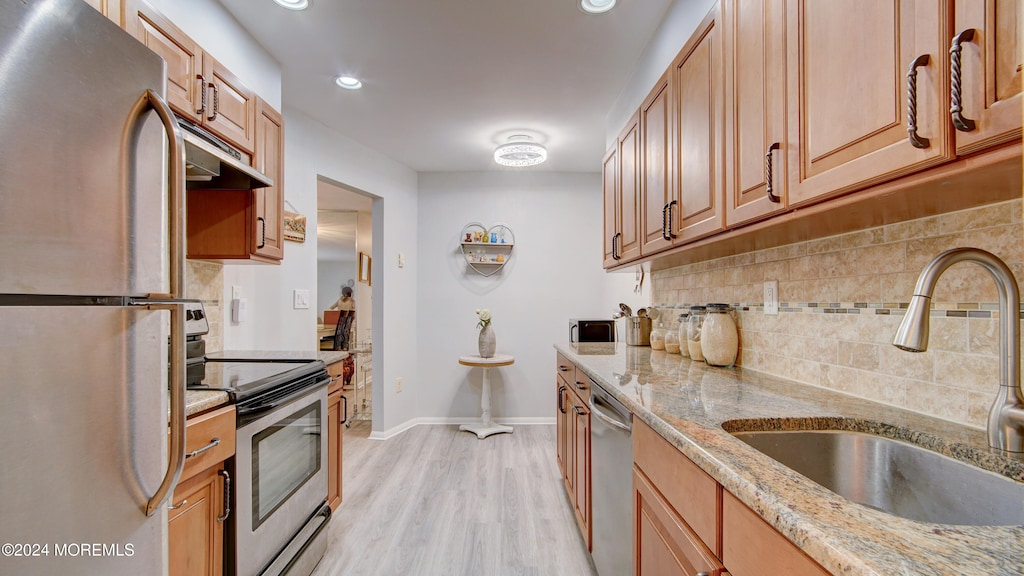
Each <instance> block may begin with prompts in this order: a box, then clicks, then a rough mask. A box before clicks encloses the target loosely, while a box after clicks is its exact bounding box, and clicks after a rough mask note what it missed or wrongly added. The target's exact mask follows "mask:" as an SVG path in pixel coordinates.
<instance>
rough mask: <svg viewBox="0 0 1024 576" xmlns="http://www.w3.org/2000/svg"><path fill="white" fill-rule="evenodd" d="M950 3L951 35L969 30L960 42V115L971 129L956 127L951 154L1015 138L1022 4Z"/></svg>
mask: <svg viewBox="0 0 1024 576" xmlns="http://www.w3.org/2000/svg"><path fill="white" fill-rule="evenodd" d="M955 7H956V8H955V12H954V28H953V31H954V33H955V34H957V35H959V34H960V33H961V32H962V31H964V30H968V29H973V30H974V37H973V38H972V39H971V40H970V41H965V42H961V44H960V45H961V47H962V51H961V53H960V57H961V74H962V90H961V97H962V100H961V105H962V106H963V112H962V113H961V114H962V115H963V117H964V118H966V119H968V120H971V121H973V124H974V127H973V129H971V130H968V131H962V130H961V129H960V128H958V129H957V131H956V151H957V154H967V153H970V152H975V151H977V150H980V149H982V148H986V147H988V146H992V145H995V144H1000V143H1003V142H1009V141H1011V140H1018V141H1019V140H1020V137H1021V75H1022V72H1021V62H1022V61H1024V60H1022V58H1024V56H1022V55H1021V49H1022V46H1021V44H1022V43H1024V38H1022V35H1024V29H1022V26H1024V22H1022V18H1024V14H1022V12H1024V8H1022V7H1021V3H1020V0H956V4H955ZM951 104H952V103H951Z"/></svg>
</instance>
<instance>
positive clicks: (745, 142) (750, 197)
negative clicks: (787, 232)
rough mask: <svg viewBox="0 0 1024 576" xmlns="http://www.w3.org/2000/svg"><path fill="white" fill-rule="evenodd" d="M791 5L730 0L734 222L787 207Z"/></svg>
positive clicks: (728, 181) (730, 206)
mask: <svg viewBox="0 0 1024 576" xmlns="http://www.w3.org/2000/svg"><path fill="white" fill-rule="evenodd" d="M785 11H786V5H785V4H784V3H783V2H763V1H760V0H725V5H724V8H723V19H724V25H723V26H722V32H723V34H724V42H725V46H726V63H725V64H726V72H725V110H726V116H725V199H726V205H725V222H726V225H727V226H729V227H732V226H736V225H738V224H743V223H745V222H750V221H752V220H758V219H761V218H764V217H766V216H770V215H772V214H775V213H778V212H782V211H784V210H786V206H787V197H788V194H787V192H786V190H787V182H786V155H787V151H788V149H789V146H788V141H787V139H786V35H785V31H786V12H785ZM769 172H770V173H771V176H772V180H771V184H772V186H771V189H770V190H769V188H768V185H767V184H768V180H767V179H768V176H769Z"/></svg>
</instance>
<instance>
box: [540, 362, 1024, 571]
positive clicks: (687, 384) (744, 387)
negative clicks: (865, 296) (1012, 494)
mask: <svg viewBox="0 0 1024 576" xmlns="http://www.w3.org/2000/svg"><path fill="white" fill-rule="evenodd" d="M555 348H556V349H557V350H558V351H559V352H561V353H562V354H563V355H564V356H565V357H566V358H568V359H569V360H571V361H573V362H574V363H575V364H576V366H577V367H578V368H580V369H581V370H582V371H583V372H585V373H586V374H587V375H588V376H590V377H591V378H592V379H594V380H595V381H596V382H597V383H599V384H600V385H601V387H602V388H604V389H606V390H607V391H608V392H610V393H611V394H612V395H613V396H615V397H616V398H617V399H618V400H619V401H620V402H622V403H623V404H625V405H626V406H627V407H628V408H630V409H631V410H632V411H633V413H634V415H635V417H637V418H640V419H641V420H643V421H644V422H646V423H647V424H648V425H650V426H651V427H652V428H653V429H654V430H655V431H657V432H658V433H659V434H661V435H662V436H664V437H665V438H666V439H667V440H668V441H669V442H671V443H672V444H673V445H675V446H676V447H677V448H679V449H680V451H682V452H683V453H684V454H685V455H686V456H687V457H689V458H690V459H691V460H693V461H694V462H695V463H696V464H697V465H698V466H700V467H701V468H702V469H704V471H705V472H707V473H708V474H709V475H711V476H712V477H713V478H714V479H715V480H717V481H718V482H719V483H720V484H721V485H722V486H723V487H724V488H725V489H726V490H728V491H729V492H731V493H733V494H734V495H735V496H736V497H737V498H739V499H740V500H741V501H743V502H744V503H745V504H746V505H747V506H749V507H750V508H752V509H753V510H755V511H756V512H757V513H758V514H760V516H761V517H762V518H764V519H765V521H767V522H768V523H769V524H771V525H772V526H774V527H775V529H776V530H778V531H779V532H781V533H783V534H784V535H785V536H786V537H787V538H789V539H790V540H791V541H792V542H794V543H795V544H796V545H797V546H798V547H800V548H801V549H802V550H803V551H804V552H805V553H806V554H807V555H809V556H810V557H811V558H814V559H815V560H816V561H817V562H818V563H819V564H821V565H822V566H824V567H825V568H826V569H827V570H829V571H830V572H832V573H833V574H837V575H838V574H844V575H845V574H864V575H877V576H890V575H894V574H904V575H908V576H909V575H914V576H918V575H947V574H986V575H1007V576H1008V575H1011V574H1014V575H1020V574H1024V526H997V527H987V526H986V527H976V526H950V525H940V524H929V523H924V522H916V521H912V520H906V519H903V518H899V517H896V516H892V515H889V514H886V513H884V512H881V511H878V510H874V509H870V508H868V507H865V506H861V505H858V504H854V503H853V502H851V501H849V500H846V499H845V498H843V497H841V496H839V495H837V494H835V493H833V492H831V491H829V490H827V489H825V488H824V487H822V486H820V485H819V484H817V483H815V482H813V481H811V480H809V479H807V478H806V477H804V476H802V475H800V474H798V473H796V472H794V471H792V470H790V469H789V468H787V467H785V466H783V465H782V464H779V463H778V462H776V461H775V460H773V459H771V458H769V457H768V456H765V455H763V454H761V453H760V452H758V451H757V450H755V449H754V448H751V447H749V446H747V445H746V444H745V443H743V442H741V441H740V440H738V439H736V438H734V437H733V436H732V435H730V434H729V433H728V432H726V431H725V429H723V423H728V424H726V426H729V427H730V428H731V429H734V430H740V429H748V430H755V429H761V430H767V429H776V430H777V429H808V428H818V429H825V428H829V429H835V428H836V427H837V426H839V427H844V428H847V429H854V430H859V431H863V432H872V433H878V434H881V435H884V436H889V437H894V438H898V439H901V440H905V441H909V442H912V443H916V444H921V445H924V446H926V447H928V448H930V449H932V450H935V451H938V452H942V453H945V454H946V455H949V456H952V457H954V458H957V459H960V460H966V461H969V462H971V463H973V464H976V465H980V466H981V467H983V468H988V469H990V470H993V471H997V472H1000V473H1002V474H1004V475H1006V476H1010V477H1012V478H1014V479H1016V480H1018V481H1022V482H1024V458H1019V457H1013V458H1002V457H1000V456H998V455H996V454H993V453H992V452H991V451H989V449H988V448H987V444H988V443H987V439H986V435H985V432H984V431H983V430H977V429H974V428H970V427H967V426H962V425H958V424H955V423H950V422H947V421H944V420H939V419H936V418H930V417H928V416H924V415H921V414H916V413H913V412H909V411H906V410H901V409H898V408H894V407H890V406H885V405H882V404H878V403H874V402H871V401H868V400H863V399H860V398H856V397H853V396H848V395H845V394H841V393H838V392H833V391H830V390H826V389H823V388H816V387H813V386H808V385H804V384H800V383H797V382H792V381H789V380H785V379H783V378H776V377H773V376H770V375H767V374H763V373H760V372H755V371H753V370H744V369H742V368H712V367H709V366H707V365H706V364H704V363H703V362H692V361H690V360H689V359H687V358H682V357H681V356H679V355H676V354H668V353H665V352H663V351H654V350H651V349H650V348H649V347H646V346H627V345H626V344H623V343H612V344H571V345H570V344H557V345H555ZM996 388H997V386H993V388H992V395H993V399H994V398H995V395H996V392H997V390H996ZM883 423H884V425H883Z"/></svg>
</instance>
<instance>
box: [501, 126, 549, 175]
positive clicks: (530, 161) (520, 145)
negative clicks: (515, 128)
mask: <svg viewBox="0 0 1024 576" xmlns="http://www.w3.org/2000/svg"><path fill="white" fill-rule="evenodd" d="M547 159H548V149H547V148H545V147H543V146H541V145H540V144H537V143H536V142H534V141H533V138H530V137H529V136H526V135H525V134H516V135H514V136H509V137H508V142H507V143H505V144H502V145H501V146H498V147H497V148H495V149H494V161H495V162H497V163H498V164H501V165H502V166H516V167H519V166H536V165H537V164H540V163H542V162H544V161H545V160H547Z"/></svg>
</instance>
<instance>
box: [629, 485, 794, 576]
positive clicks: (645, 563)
mask: <svg viewBox="0 0 1024 576" xmlns="http://www.w3.org/2000/svg"><path fill="white" fill-rule="evenodd" d="M633 550H635V554H634V556H633V574H634V576H674V575H676V574H678V575H680V576H693V575H695V574H699V573H702V572H703V573H705V574H706V575H707V576H721V574H722V573H723V572H724V571H725V567H723V566H722V563H721V562H719V561H718V558H716V557H715V555H714V554H713V553H712V552H711V551H710V550H708V547H707V546H705V545H704V542H703V541H701V539H700V538H699V537H698V536H697V535H696V534H694V532H693V530H691V529H690V527H689V526H687V525H686V523H685V522H683V520H682V519H681V518H680V517H679V516H678V515H677V514H676V512H675V510H673V509H672V507H671V506H669V504H668V503H667V502H666V501H665V499H664V498H663V497H662V496H661V495H660V494H659V493H658V491H657V490H655V489H654V487H653V486H651V482H650V480H648V479H647V477H646V476H644V474H643V472H641V471H640V469H639V468H635V467H634V468H633ZM780 574H784V573H780Z"/></svg>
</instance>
